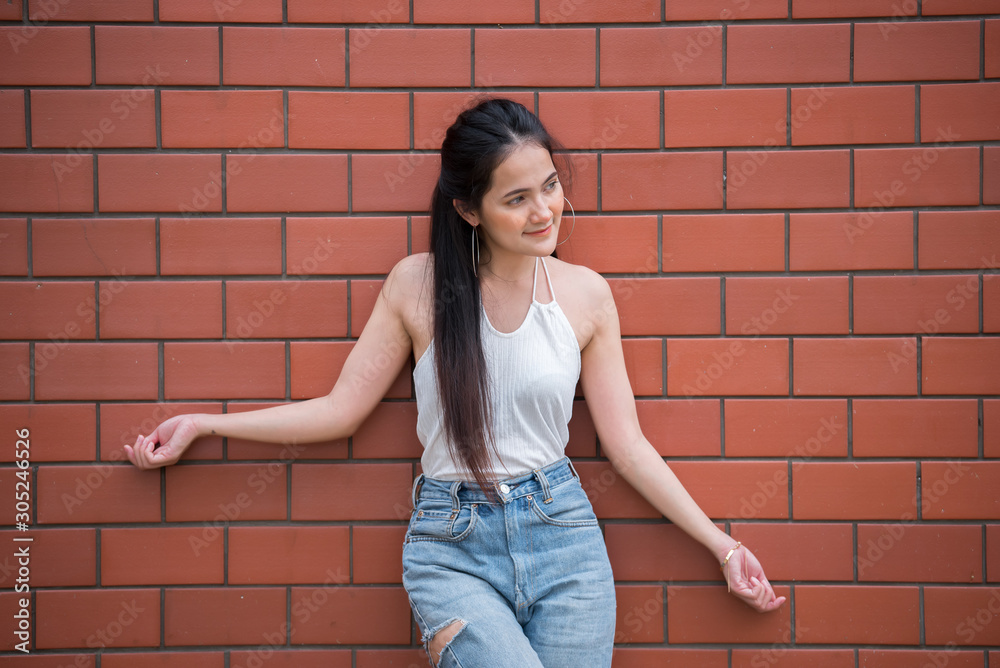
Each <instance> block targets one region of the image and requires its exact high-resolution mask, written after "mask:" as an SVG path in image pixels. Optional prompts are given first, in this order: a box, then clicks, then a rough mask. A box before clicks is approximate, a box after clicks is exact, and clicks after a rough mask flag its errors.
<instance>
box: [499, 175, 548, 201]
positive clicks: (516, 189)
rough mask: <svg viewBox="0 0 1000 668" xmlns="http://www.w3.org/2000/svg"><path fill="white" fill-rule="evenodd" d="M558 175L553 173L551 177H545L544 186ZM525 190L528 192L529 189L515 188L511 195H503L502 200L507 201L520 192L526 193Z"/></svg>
mask: <svg viewBox="0 0 1000 668" xmlns="http://www.w3.org/2000/svg"><path fill="white" fill-rule="evenodd" d="M558 174H559V172H552V173H551V174H549V175H548V176H547V177H545V180H544V181H542V184H546V183H548V182H549V181H551V180H552V177H553V176H558ZM525 190H528V188H514V189H513V190H511V191H510V192H509V193H507V194H506V195H503V196H501V197H500V199H507V198H508V197H510V196H511V195H516V194H517V193H520V192H524V191H525Z"/></svg>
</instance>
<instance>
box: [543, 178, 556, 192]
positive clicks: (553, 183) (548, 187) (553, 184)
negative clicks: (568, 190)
mask: <svg viewBox="0 0 1000 668" xmlns="http://www.w3.org/2000/svg"><path fill="white" fill-rule="evenodd" d="M558 184H559V179H553V180H551V181H549V182H548V183H547V184H546V185H545V189H546V190H555V188H556V186H557V185H558Z"/></svg>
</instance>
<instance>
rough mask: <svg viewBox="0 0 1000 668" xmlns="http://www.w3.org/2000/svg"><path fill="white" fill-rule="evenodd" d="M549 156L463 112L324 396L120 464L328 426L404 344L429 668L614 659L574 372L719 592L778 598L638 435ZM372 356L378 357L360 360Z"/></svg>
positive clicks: (518, 125)
mask: <svg viewBox="0 0 1000 668" xmlns="http://www.w3.org/2000/svg"><path fill="white" fill-rule="evenodd" d="M552 153H553V140H552V138H551V137H550V136H549V134H548V133H547V132H546V130H545V128H544V127H543V126H542V124H541V123H540V122H539V120H538V119H537V118H536V117H535V116H534V115H533V114H532V113H531V112H530V111H528V110H527V109H526V108H524V107H523V106H521V105H520V104H517V103H515V102H511V101H509V100H501V99H494V100H486V101H484V102H482V103H480V104H479V105H478V106H476V107H475V108H473V109H470V110H468V111H465V112H463V113H462V114H461V115H460V116H459V117H458V119H457V120H456V121H455V123H454V125H452V126H451V128H449V130H448V133H447V136H446V138H445V140H444V143H443V146H442V149H441V176H440V178H439V180H438V184H437V187H436V188H435V192H434V198H433V202H432V209H431V219H432V232H431V246H432V252H431V253H430V254H419V255H414V256H410V257H407V258H406V259H404V260H402V261H400V262H399V264H397V265H396V266H395V268H393V270H392V272H390V274H389V276H388V277H387V278H386V281H385V284H384V286H383V288H382V292H381V294H380V295H379V298H378V301H377V303H376V305H375V308H374V311H373V313H372V315H371V318H370V320H369V321H368V324H367V325H366V326H365V329H364V331H363V333H362V334H361V336H360V338H359V339H358V342H357V344H356V345H355V347H354V349H353V351H352V352H351V354H350V356H349V357H348V359H347V362H346V363H345V365H344V368H343V371H342V372H341V375H340V377H339V378H338V380H337V382H336V384H335V386H334V388H333V390H332V391H331V392H330V394H329V395H327V396H325V397H321V398H317V399H312V400H309V401H305V402H301V403H296V404H289V405H283V406H278V407H274V408H268V409H264V410H259V411H254V412H248V413H235V414H227V415H184V416H177V417H174V418H171V419H170V420H167V421H166V422H164V423H163V424H161V425H160V426H158V427H157V428H156V430H154V432H153V433H152V434H150V435H149V436H146V437H142V436H140V437H139V438H138V439H137V440H136V442H135V444H134V445H133V446H131V447H130V446H126V451H127V453H128V456H129V459H130V460H131V461H132V462H133V463H134V464H135V465H136V466H139V467H140V468H153V467H157V466H164V465H168V464H172V463H174V462H176V461H177V459H178V458H179V457H180V456H181V454H182V453H183V452H184V450H185V449H186V448H187V447H188V446H189V445H190V443H191V442H192V441H193V440H194V439H195V438H197V437H199V436H203V435H207V434H219V435H223V436H228V437H233V438H245V439H253V440H257V441H272V442H280V441H286V442H287V441H289V440H292V441H296V442H307V441H326V440H332V439H338V438H344V437H347V436H349V435H350V434H352V433H353V432H354V431H355V430H356V429H357V428H358V426H359V425H361V423H362V422H363V421H364V419H365V418H366V417H367V416H368V414H369V413H370V412H371V411H372V409H374V408H375V406H376V405H377V404H378V402H379V400H380V399H381V398H382V396H383V394H384V393H385V392H386V391H387V390H388V388H389V386H390V384H391V383H392V381H393V380H394V379H395V378H396V376H397V375H398V374H399V372H400V370H401V369H402V368H403V365H404V364H405V362H406V360H407V358H408V357H409V355H410V353H411V352H412V354H413V356H414V359H416V363H415V365H414V368H413V377H414V384H415V388H416V394H417V407H418V421H417V431H418V434H419V436H420V440H421V442H422V443H423V445H424V453H423V458H422V460H421V463H422V468H423V474H422V475H421V476H419V477H418V478H417V480H416V481H415V483H414V488H413V503H414V511H415V512H414V513H413V515H412V517H411V520H410V526H409V528H408V530H407V534H406V539H405V545H404V548H403V562H404V564H403V565H404V575H403V584H404V586H405V588H406V590H407V593H408V595H409V597H410V603H411V606H412V608H413V612H414V616H415V618H416V620H417V623H418V624H419V625H420V628H421V630H422V632H423V639H424V642H425V647H426V649H427V651H428V653H429V655H430V658H431V662H432V665H434V666H476V667H477V668H483V667H484V666H500V665H504V666H519V667H524V666H545V667H546V668H553V667H555V666H573V667H574V668H578V667H579V666H610V665H611V652H612V645H613V640H614V622H615V604H614V586H613V580H612V575H611V569H610V566H609V564H608V557H607V552H606V550H605V547H604V542H603V536H602V533H601V530H600V528H599V527H598V524H597V519H596V517H595V516H594V513H593V510H592V509H591V506H590V503H589V501H588V499H587V496H586V494H585V493H584V492H583V490H582V488H581V487H580V483H579V479H578V476H577V475H576V472H575V470H574V469H573V467H572V465H571V464H570V463H569V460H568V459H566V458H565V457H564V449H565V445H566V442H567V440H568V430H567V423H568V422H569V419H570V412H571V410H572V405H573V396H574V392H575V388H576V386H577V382H578V380H579V381H580V383H581V384H582V387H583V392H584V395H585V396H586V399H587V404H588V406H589V408H590V412H591V415H592V417H593V420H594V425H595V427H596V429H597V433H598V435H599V437H600V442H601V447H602V452H603V453H604V454H605V455H606V456H607V457H608V458H609V459H610V460H611V462H612V464H613V465H614V467H615V469H616V470H617V471H618V472H619V473H620V474H621V476H622V477H624V478H625V479H626V480H627V481H628V482H629V483H630V484H631V485H632V486H633V487H635V489H636V490H638V491H639V493H641V494H642V495H643V496H644V497H645V498H646V499H647V500H648V501H649V502H650V503H651V504H652V505H653V506H654V507H656V508H657V509H658V510H659V511H660V512H662V513H663V514H664V515H665V516H666V517H667V518H668V519H670V520H671V521H672V522H673V523H674V524H676V525H678V526H679V527H681V528H682V529H684V531H686V532H687V533H688V534H690V535H691V536H692V537H693V538H695V539H696V540H697V541H698V542H700V543H701V544H703V545H704V546H705V547H706V548H708V549H709V550H710V551H711V552H712V553H713V554H714V555H715V556H716V558H717V560H718V561H719V563H720V564H721V565H722V569H723V572H724V574H725V577H726V580H727V582H728V583H729V585H730V589H731V591H732V593H733V594H735V595H736V596H738V597H740V598H742V599H743V600H744V601H746V602H747V603H748V604H750V605H751V606H753V607H754V608H756V609H757V610H760V611H768V610H774V609H776V608H778V607H779V606H781V604H782V603H783V602H784V598H783V597H776V596H775V594H774V591H773V589H772V588H771V585H770V584H769V583H768V581H767V579H766V578H765V577H764V573H763V571H762V569H761V567H760V564H759V563H758V561H757V560H756V558H755V557H754V556H753V555H752V554H751V553H750V552H749V551H748V550H747V549H746V548H744V547H741V546H740V544H739V543H737V542H735V541H733V540H732V539H731V538H730V537H729V536H727V535H726V534H725V533H724V532H722V531H720V530H719V529H718V528H717V527H716V526H715V525H714V524H713V523H712V521H711V520H709V518H708V517H707V516H706V515H705V514H704V513H703V512H702V511H701V509H700V508H698V506H697V505H696V504H695V502H694V501H693V500H692V499H691V497H690V496H689V495H688V493H687V492H686V491H685V490H684V488H683V487H682V486H681V484H680V482H679V481H678V480H677V478H676V477H675V476H674V474H673V473H672V472H671V471H670V469H669V468H668V466H667V465H666V464H665V463H664V461H663V459H662V458H661V457H660V456H659V455H658V454H657V453H656V451H655V450H654V449H653V447H652V446H651V445H650V444H649V442H648V441H647V440H646V438H645V437H644V436H643V434H642V432H641V430H640V428H639V422H638V419H637V417H636V409H635V400H634V397H633V396H632V393H631V388H630V385H629V381H628V377H627V376H626V371H625V362H624V357H623V354H622V344H621V336H620V331H619V324H618V316H617V312H616V310H615V306H614V300H613V299H612V295H611V290H610V288H609V287H608V284H607V282H606V281H605V280H604V279H603V278H602V277H601V276H600V275H598V274H597V273H595V272H593V271H591V270H589V269H586V268H584V267H579V266H574V265H571V264H568V263H565V262H561V261H559V260H557V259H555V258H554V257H551V255H552V253H553V251H554V249H555V247H556V245H557V242H556V238H557V236H558V235H559V230H560V228H561V225H562V213H563V206H564V203H565V202H566V201H567V200H565V199H564V196H563V189H562V185H561V183H560V180H559V174H558V170H557V169H556V168H555V166H554V164H553V160H552ZM574 224H575V223H574ZM571 232H572V230H570V233H571ZM379 357H381V360H380V361H382V362H386V360H388V362H387V363H383V364H381V365H379V366H377V367H376V368H377V373H375V374H373V373H372V371H371V369H372V366H373V365H372V361H373V360H375V359H376V358H379Z"/></svg>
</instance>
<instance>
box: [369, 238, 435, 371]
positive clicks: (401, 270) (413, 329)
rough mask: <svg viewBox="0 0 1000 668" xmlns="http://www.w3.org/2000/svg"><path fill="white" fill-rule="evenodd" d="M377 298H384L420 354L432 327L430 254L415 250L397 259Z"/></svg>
mask: <svg viewBox="0 0 1000 668" xmlns="http://www.w3.org/2000/svg"><path fill="white" fill-rule="evenodd" d="M379 299H384V300H385V301H386V303H387V305H388V307H389V308H390V309H391V310H392V311H393V312H394V313H395V314H396V315H397V316H398V317H399V319H400V321H401V323H402V325H403V328H404V329H405V330H406V332H407V334H408V335H409V336H410V339H411V341H412V342H413V349H414V352H415V353H416V354H417V355H418V357H419V355H420V354H421V353H422V352H423V350H424V349H425V348H426V347H427V345H429V343H430V339H431V333H432V331H433V312H434V310H433V304H434V258H433V256H432V255H431V254H430V253H416V254H414V255H408V256H407V257H404V258H403V259H402V260H400V261H399V262H397V263H396V266H395V267H393V268H392V271H390V272H389V275H388V276H387V277H386V279H385V283H384V284H383V286H382V292H381V294H380V295H379Z"/></svg>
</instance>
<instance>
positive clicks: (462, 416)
mask: <svg viewBox="0 0 1000 668" xmlns="http://www.w3.org/2000/svg"><path fill="white" fill-rule="evenodd" d="M526 144H535V145H538V146H541V147H542V148H544V149H546V150H547V151H548V152H549V155H552V153H553V150H554V149H555V148H557V145H556V144H555V141H554V140H553V139H552V137H551V136H550V135H549V133H548V132H547V131H546V129H545V127H544V126H543V125H542V123H541V121H539V120H538V117H537V116H535V115H534V114H533V113H532V112H531V111H529V110H528V109H527V108H525V107H524V106H523V105H521V104H518V103H517V102H513V101H511V100H506V99H496V98H492V99H485V100H483V101H481V102H479V104H477V105H476V106H474V107H472V108H471V109H468V110H466V111H464V112H462V113H461V114H459V116H458V118H457V119H456V120H455V123H454V124H453V125H452V126H451V127H450V128H448V132H447V134H446V135H445V139H444V143H443V144H442V146H441V176H440V177H439V178H438V182H437V186H436V187H435V188H434V198H433V201H432V203H431V252H432V253H433V256H434V295H435V308H434V345H435V349H436V355H435V357H436V360H435V362H436V369H437V378H438V393H439V394H440V397H441V408H442V410H443V411H444V427H445V434H446V435H447V437H448V440H449V442H450V443H451V448H452V452H451V455H452V459H453V460H454V461H455V463H456V465H458V466H459V468H463V469H465V470H466V471H467V472H468V473H469V474H471V475H472V477H473V478H474V479H475V480H476V482H477V483H478V484H479V486H480V487H481V488H482V489H483V490H484V491H487V492H488V493H490V491H491V489H492V488H491V485H490V483H491V482H493V481H492V479H491V476H490V475H489V473H488V471H489V469H490V464H491V462H490V453H491V452H493V453H495V452H496V446H495V443H494V441H493V433H492V429H491V424H492V411H491V408H490V389H489V376H488V373H487V367H486V358H485V356H484V354H483V346H482V338H481V336H480V312H481V309H482V306H481V304H482V297H481V293H480V289H479V279H478V278H477V275H476V274H477V270H476V261H477V259H478V258H477V256H478V249H474V248H473V243H474V237H473V229H474V228H473V227H472V225H470V224H469V223H467V222H466V221H465V220H464V219H463V218H462V216H461V215H459V213H458V211H457V210H456V209H455V205H454V203H453V202H454V200H458V201H459V202H461V203H462V206H463V207H464V208H466V209H468V210H470V211H478V210H479V209H480V205H481V204H482V201H483V195H485V194H486V192H487V191H488V190H489V189H490V185H491V183H492V177H493V171H494V170H495V169H496V168H497V166H498V165H500V163H501V162H503V161H504V160H505V159H506V158H507V157H508V156H510V154H511V153H513V152H514V150H515V149H517V148H519V147H521V146H524V145H526ZM491 495H492V494H491Z"/></svg>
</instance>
